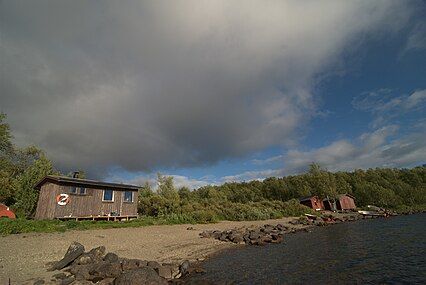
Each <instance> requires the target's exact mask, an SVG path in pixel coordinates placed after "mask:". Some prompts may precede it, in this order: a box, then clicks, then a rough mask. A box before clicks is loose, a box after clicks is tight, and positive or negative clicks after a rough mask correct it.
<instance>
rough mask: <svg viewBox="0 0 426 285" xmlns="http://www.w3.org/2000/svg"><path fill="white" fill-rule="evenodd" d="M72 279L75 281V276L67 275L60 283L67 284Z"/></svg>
mask: <svg viewBox="0 0 426 285" xmlns="http://www.w3.org/2000/svg"><path fill="white" fill-rule="evenodd" d="M74 281H75V277H74V276H69V277H67V278H65V279H62V280H61V283H60V284H61V285H69V284H71V283H72V282H74Z"/></svg>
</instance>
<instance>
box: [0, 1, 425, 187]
mask: <svg viewBox="0 0 426 285" xmlns="http://www.w3.org/2000/svg"><path fill="white" fill-rule="evenodd" d="M35 2H37V3H36V4H28V3H27V5H34V7H31V8H29V7H25V9H24V7H23V5H21V4H22V3H23V2H20V1H4V2H2V3H1V4H0V5H1V7H0V8H1V9H0V10H1V17H0V21H1V23H0V24H1V25H0V27H1V28H0V29H1V32H2V44H1V45H0V56H1V58H2V66H3V68H2V76H1V78H2V81H1V85H0V88H1V89H2V90H0V91H1V93H0V94H1V95H0V96H1V97H0V99H1V101H0V102H1V103H0V111H2V112H5V113H6V114H8V120H9V122H10V124H11V126H12V128H13V130H14V136H15V140H16V142H17V143H18V144H20V145H28V144H36V145H39V146H41V147H42V148H43V149H44V150H45V151H46V153H47V154H48V156H49V157H50V158H51V159H52V160H53V161H54V163H55V166H56V167H57V168H58V169H60V170H62V171H64V172H66V171H70V170H75V169H85V170H86V171H87V172H88V173H89V176H91V177H94V178H99V179H105V180H110V181H122V182H131V183H135V184H142V183H144V182H145V181H150V182H152V183H153V182H154V181H155V177H156V173H157V172H160V173H162V174H165V175H173V176H174V179H175V182H176V184H177V185H178V186H189V187H191V188H195V187H199V186H202V185H206V184H220V183H224V182H226V181H244V180H252V179H263V178H265V177H268V176H283V175H291V174H297V173H301V172H303V171H305V170H306V169H307V167H308V165H309V164H310V163H311V162H317V163H319V164H320V165H322V166H323V167H326V168H327V169H329V170H331V171H339V170H348V171H351V170H353V169H357V168H363V169H365V168H370V167H412V166H416V165H421V164H424V163H425V162H426V143H425V141H426V132H425V127H426V120H425V119H426V118H425V111H426V110H425V108H426V68H425V67H426V21H425V19H426V4H425V2H424V1H371V2H367V1H314V2H308V1H306V2H305V1H270V2H262V1H259V2H256V1H254V2H250V3H247V2H245V1H241V2H240V1H235V2H229V1H216V2H214V3H211V2H209V1H206V2H203V1H195V2H191V1H182V2H180V1H177V2H175V3H174V5H175V7H174V9H169V8H170V7H168V5H165V4H164V3H163V2H161V1H159V2H156V3H149V2H140V3H136V2H131V1H124V2H122V4H118V3H115V2H114V1H103V2H96V3H92V4H90V5H88V4H87V3H85V2H84V1H82V2H79V1H74V2H72V3H70V2H68V3H67V2H61V1H44V0H43V1H35ZM46 7H49V9H46ZM194 11H197V12H196V13H194ZM23 19H25V21H24V20H23Z"/></svg>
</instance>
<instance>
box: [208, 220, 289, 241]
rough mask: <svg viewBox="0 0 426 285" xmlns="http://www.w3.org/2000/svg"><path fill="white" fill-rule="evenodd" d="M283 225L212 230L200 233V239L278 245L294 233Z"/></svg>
mask: <svg viewBox="0 0 426 285" xmlns="http://www.w3.org/2000/svg"><path fill="white" fill-rule="evenodd" d="M294 231H296V229H294V228H293V229H290V228H288V227H286V226H284V225H281V224H278V225H276V226H273V225H269V224H267V225H263V226H261V227H257V228H242V229H232V230H226V231H219V230H212V231H203V232H201V233H200V236H201V237H202V238H214V239H217V240H220V241H228V242H233V243H237V244H248V245H265V244H267V243H280V242H282V241H283V237H284V234H285V233H290V232H294Z"/></svg>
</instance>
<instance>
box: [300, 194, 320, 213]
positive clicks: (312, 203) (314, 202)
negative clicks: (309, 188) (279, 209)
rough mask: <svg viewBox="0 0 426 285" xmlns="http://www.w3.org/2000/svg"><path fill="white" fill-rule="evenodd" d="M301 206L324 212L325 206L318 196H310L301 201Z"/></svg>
mask: <svg viewBox="0 0 426 285" xmlns="http://www.w3.org/2000/svg"><path fill="white" fill-rule="evenodd" d="M299 201H300V204H302V205H305V206H307V207H309V208H312V209H314V210H316V211H320V210H324V204H323V202H322V200H321V199H320V198H318V196H310V197H305V198H301V199H299Z"/></svg>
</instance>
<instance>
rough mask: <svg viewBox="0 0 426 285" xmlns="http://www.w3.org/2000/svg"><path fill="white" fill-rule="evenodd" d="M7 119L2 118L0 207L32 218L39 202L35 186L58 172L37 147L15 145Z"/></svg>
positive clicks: (0, 130)
mask: <svg viewBox="0 0 426 285" xmlns="http://www.w3.org/2000/svg"><path fill="white" fill-rule="evenodd" d="M5 118H6V116H5V115H4V114H0V203H4V204H6V205H9V206H11V207H12V209H13V210H15V211H16V213H17V214H18V215H19V216H22V217H31V216H32V215H33V213H34V211H35V208H36V205H37V200H38V191H36V190H35V189H34V188H33V187H34V185H35V184H36V183H37V182H38V181H39V180H41V178H43V177H44V176H45V175H47V174H53V173H55V171H54V169H53V166H52V163H51V162H50V161H49V159H47V157H46V156H45V155H44V153H43V152H42V151H41V150H40V149H38V148H37V147H35V146H30V147H27V148H18V147H16V146H14V145H13V144H12V141H11V140H12V135H11V134H10V129H9V125H8V124H6V123H4V119H5Z"/></svg>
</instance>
